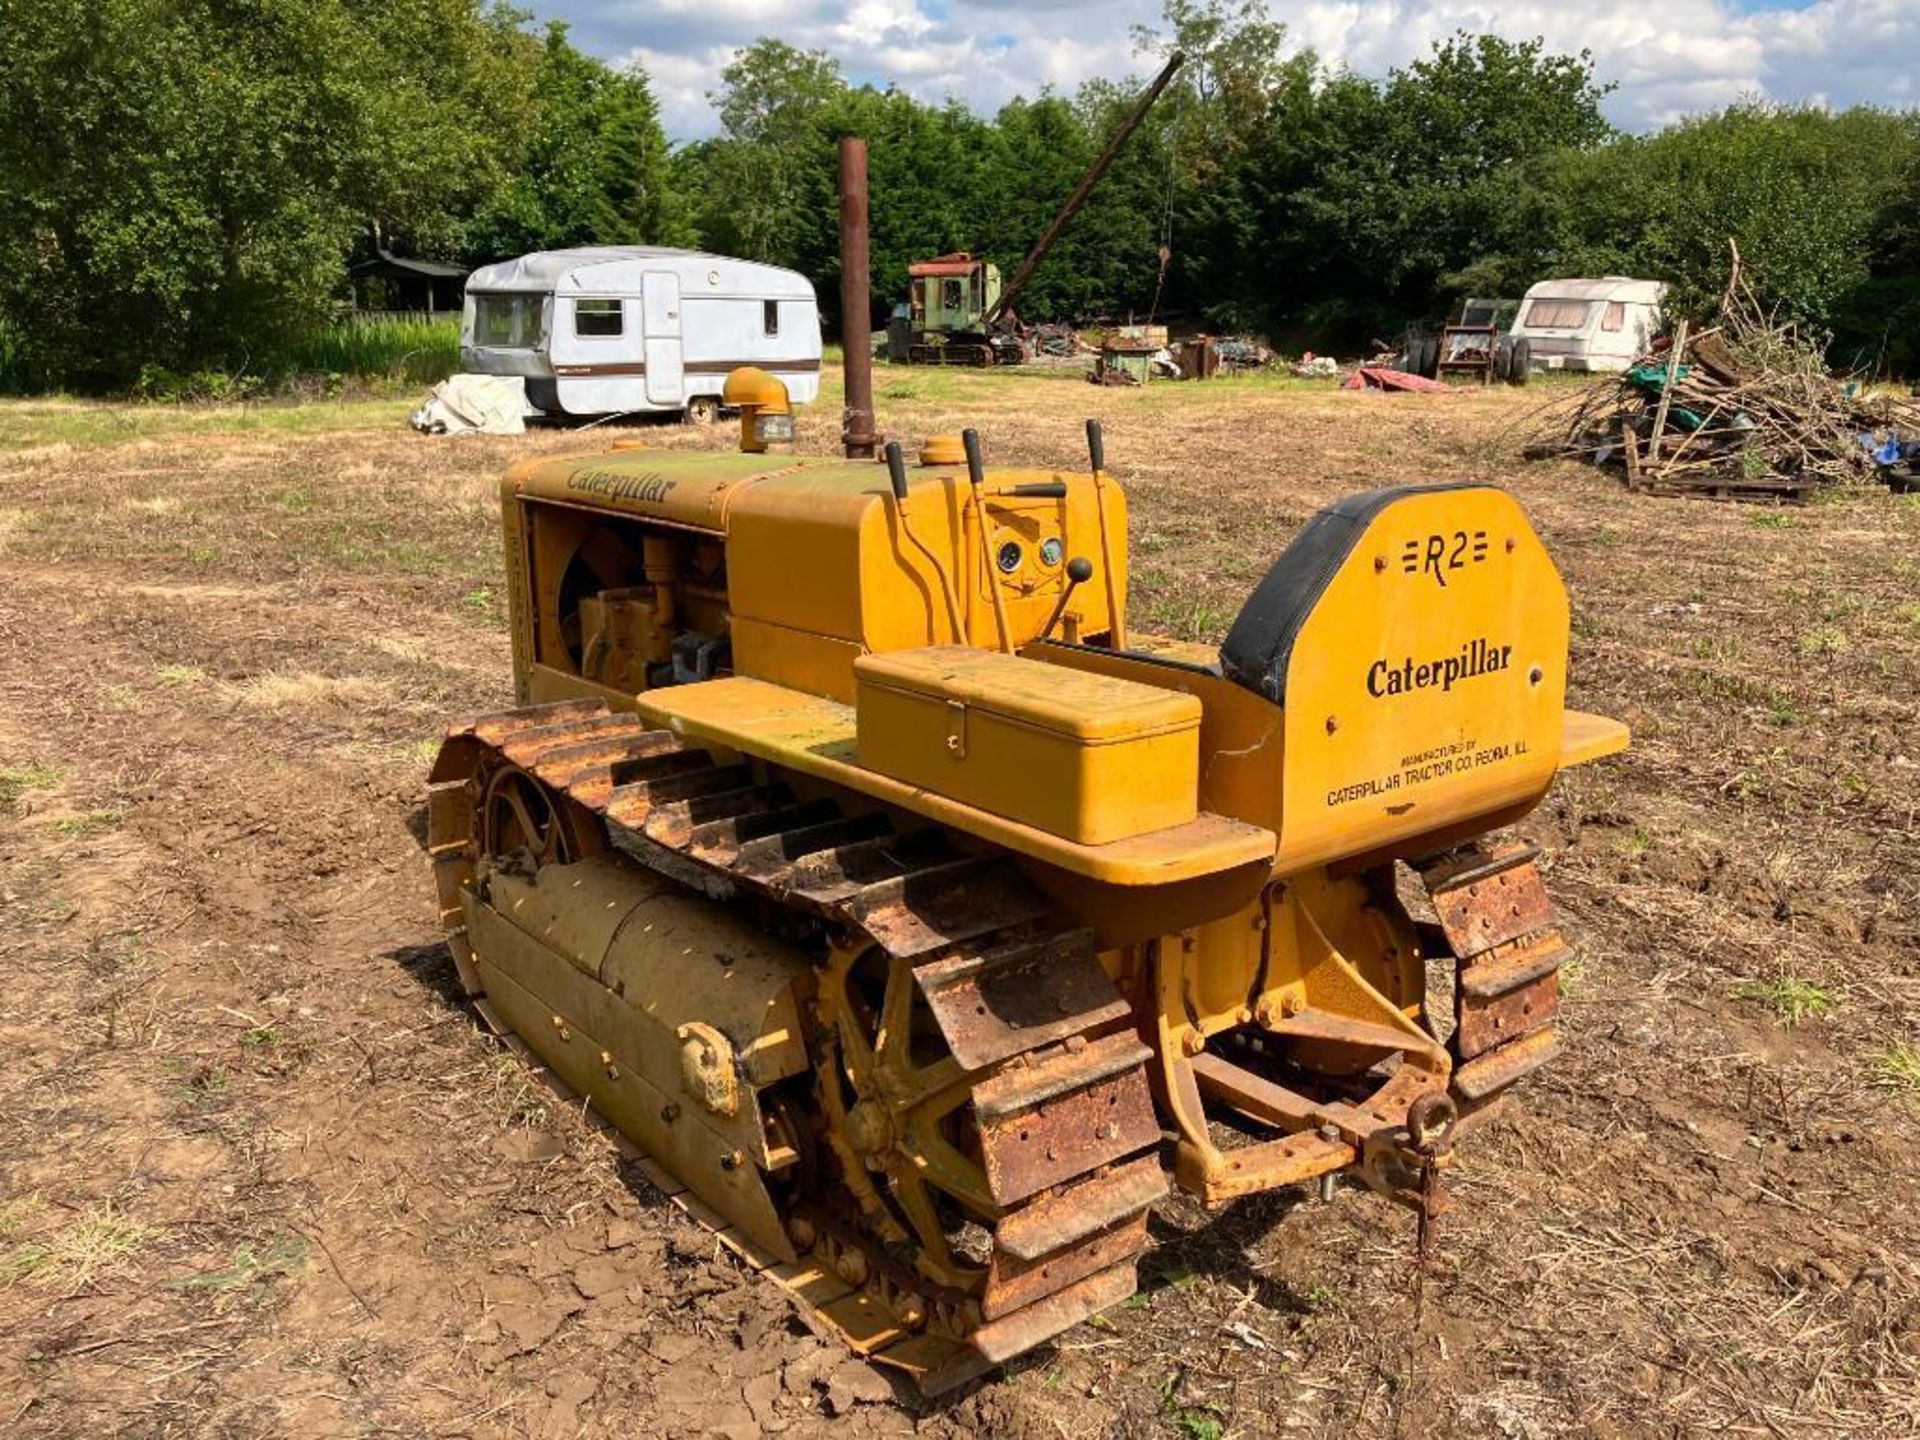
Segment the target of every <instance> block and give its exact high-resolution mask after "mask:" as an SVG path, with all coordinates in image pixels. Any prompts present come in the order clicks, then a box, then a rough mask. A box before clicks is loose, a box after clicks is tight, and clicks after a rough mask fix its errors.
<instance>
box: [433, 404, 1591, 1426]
mask: <svg viewBox="0 0 1920 1440" xmlns="http://www.w3.org/2000/svg"><path fill="white" fill-rule="evenodd" d="M738 378H740V377H736V379H738ZM746 428H747V431H748V434H749V438H751V436H752V435H753V434H754V432H755V429H756V427H755V424H754V421H753V418H752V414H751V412H750V413H749V420H748V424H747V427H746ZM1088 431H1089V441H1090V450H1091V457H1090V458H1091V461H1092V463H1091V466H1090V468H1089V470H1088V471H1087V472H1084V473H1072V474H1062V473H1057V472H1054V471H1050V470H1031V469H1027V470H1003V469H998V468H995V469H986V468H985V467H984V466H983V465H982V464H981V459H980V451H979V446H978V444H977V442H976V440H975V438H974V436H973V435H972V433H971V432H968V434H967V435H966V436H965V437H963V440H953V439H949V438H936V439H934V440H930V441H929V442H927V445H926V447H925V449H924V451H923V452H922V453H921V455H920V456H919V461H918V463H917V464H914V465H909V464H906V463H904V461H903V457H902V455H901V453H900V450H899V447H898V446H890V447H888V457H887V458H888V462H889V463H888V465H887V466H885V467H882V466H879V465H875V464H872V463H856V462H851V461H841V460H834V459H817V458H796V457H795V456H793V455H790V454H770V453H765V452H764V450H762V451H743V452H741V453H711V452H688V451H679V450H674V451H668V450H659V449H649V448H646V447H645V446H641V445H632V444H629V443H627V442H615V444H614V446H613V448H612V449H610V450H606V451H602V452H598V453H593V454H582V455H573V456H566V457H560V458H548V459H541V460H535V461H529V462H526V463H524V464H521V465H519V466H517V467H515V468H514V470H513V471H512V472H511V473H510V474H509V475H508V477H507V479H506V482H505V484H504V487H503V490H502V516H503V521H504V531H505V544H506V573H507V583H508V587H509V594H510V597H511V609H512V627H513V657H514V684H515V691H516V696H517V700H518V703H519V706H520V708H518V709H514V710H509V711H505V712H502V713H499V714H494V715H488V716H485V717H482V718H480V719H478V720H475V721H473V722H472V723H470V724H465V725H461V726H458V727H456V728H455V729H454V730H453V731H452V732H451V733H450V734H449V736H448V739H447V741H446V744H445V747H444V749H443V750H442V751H441V753H440V756H439V759H438V761H437V762H436V764H435V766H434V770H433V790H432V794H431V809H430V814H431V827H430V828H431V846H432V853H433V863H434V869H435V874H436V878H437V881H438V887H439V897H440V906H441V910H442V914H443V917H444V920H445V923H446V926H447V932H448V937H449V943H450V945H451V948H452V951H453V956H454V960H455V963H456V965H457V966H458V969H459V973H460V978H461V980H462V981H463V982H464V984H465V986H466V988H467V989H468V991H469V992H470V993H471V994H472V995H473V996H474V999H475V1003H476V1004H477V1005H478V1007H479V1009H480V1012H481V1014H482V1015H483V1016H484V1017H485V1018H486V1020H487V1021H488V1022H489V1023H490V1024H491V1025H493V1026H494V1027H495V1028H496V1029H497V1030H499V1031H500V1032H502V1033H504V1034H508V1035H511V1036H513V1037H516V1038H517V1042H518V1043H519V1044H521V1045H523V1046H524V1047H525V1048H526V1049H527V1050H528V1051H531V1052H532V1055H533V1056H534V1057H537V1059H538V1061H539V1062H540V1063H541V1064H543V1065H544V1066H545V1067H547V1068H548V1069H549V1070H550V1071H551V1072H552V1075H553V1077H554V1078H555V1079H556V1080H557V1081H558V1082H560V1083H561V1084H563V1085H564V1086H566V1087H568V1088H569V1089H570V1090H571V1091H573V1092H577V1093H578V1094H580V1095H582V1096H585V1097H586V1098H587V1100H588V1101H590V1102H591V1104H592V1107H593V1108H594V1109H595V1110H596V1111H598V1112H600V1113H601V1114H602V1115H604V1116H605V1118H606V1119H607V1120H608V1121H609V1122H610V1123H611V1124H612V1125H613V1126H615V1127H616V1128H617V1129H618V1130H619V1131H620V1132H621V1133H622V1134H623V1135H625V1136H626V1137H628V1139H630V1140H631V1141H632V1142H633V1143H634V1144H635V1145H636V1146H637V1147H638V1148H639V1149H640V1150H641V1151H643V1152H644V1153H645V1156H646V1157H647V1158H646V1161H645V1162H644V1163H645V1165H646V1167H647V1170H648V1174H649V1175H650V1176H651V1177H652V1178H653V1179H654V1180H655V1181H656V1182H657V1183H658V1184H659V1185H660V1186H661V1187H662V1188H663V1189H665V1190H666V1191H667V1192H668V1193H669V1194H672V1195H674V1196H675V1197H676V1198H677V1200H678V1201H679V1203H681V1204H682V1205H683V1206H685V1208H686V1209H687V1210H689V1211H690V1212H691V1213H692V1214H693V1215H694V1216H695V1217H696V1218H698V1219H699V1220H701V1221H702V1222H703V1223H705V1224H707V1225H709V1226H710V1227H712V1229H713V1230H714V1231H715V1232H717V1234H718V1235H719V1237H720V1239H721V1240H723V1241H725V1242H726V1243H727V1244H728V1245H729V1246H731V1247H732V1248H733V1249H734V1250H735V1251H736V1252H737V1253H739V1254H740V1255H741V1256H743V1257H744V1258H745V1259H746V1260H747V1262H748V1263H749V1264H751V1265H752V1266H754V1267H755V1268H756V1269H759V1270H761V1271H763V1272H764V1274H765V1276H766V1277H767V1278H768V1279H769V1280H771V1281H773V1282H776V1283H777V1284H779V1285H781V1286H782V1287H784V1288H785V1289H786V1290H787V1291H788V1292H789V1293H790V1294H791V1295H792V1296H793V1297H794V1298H795V1300H796V1301H797V1303H798V1304H799V1305H800V1306H801V1307H802V1308H803V1311H804V1312H805V1313H806V1314H807V1315H808V1316H809V1317H810V1318H811V1319H812V1320H813V1322H814V1323H815V1324H816V1325H818V1326H820V1327H823V1328H826V1329H828V1330H830V1331H831V1332H833V1333H836V1334H838V1335H840V1336H842V1337H844V1339H845V1341H846V1343H847V1344H848V1345H850V1346H852V1347H853V1348H854V1349H855V1350H856V1351H858V1352H859V1353H861V1354H864V1355H868V1356H871V1357H872V1358H873V1359H875V1360H876V1361H878V1362H880V1363H882V1364H884V1365H888V1366H891V1367H894V1368H895V1369H897V1370H901V1371H905V1372H908V1373H910V1374H911V1375H913V1376H914V1377H915V1378H916V1379H917V1380H918V1381H919V1383H920V1384H921V1385H922V1386H923V1387H924V1388H925V1389H926V1390H928V1391H929V1392H930V1393H931V1392H938V1391H940V1390H942V1389H945V1388H948V1387H951V1386H953V1385H955V1384H958V1383H961V1382H963V1381H965V1380H966V1379H968V1378H970V1377H972V1376H974V1375H977V1374H979V1373H981V1372H982V1371H984V1370H986V1369H988V1368H990V1367H992V1366H993V1365H996V1364H998V1363H999V1362H1002V1361H1004V1360H1007V1359H1008V1358H1010V1357H1012V1356H1014V1355H1017V1354H1019V1353H1020V1352H1022V1351H1024V1350H1026V1349H1028V1348H1030V1347H1032V1346H1034V1345H1037V1344H1039V1343H1041V1342H1043V1341H1045V1340H1047V1339H1049V1338H1050V1337H1052V1336H1054V1335H1057V1334H1058V1333H1059V1332H1061V1331H1062V1330H1064V1329H1066V1328H1067V1327H1068V1326H1071V1325H1073V1324H1074V1323H1076V1322H1078V1321H1080V1320H1084V1319H1086V1318H1087V1317H1089V1316H1091V1315H1093V1314H1095V1313H1097V1312H1098V1311H1100V1310H1101V1309H1103V1308H1105V1307H1107V1306H1110V1305H1113V1304H1115V1303H1116V1302H1118V1301H1120V1300H1122V1299H1124V1298H1126V1297H1127V1296H1128V1295H1129V1294H1131V1293H1132V1291H1133V1289H1134V1286H1135V1263H1136V1260H1137V1259H1138V1257H1139V1255H1140V1253H1141V1251H1142V1250H1143V1249H1144V1248H1145V1246H1146V1245H1147V1215H1148V1211H1149V1210H1150V1208H1151V1207H1152V1206H1153V1205H1154V1203H1155V1202H1156V1201H1158V1200H1160V1199H1161V1198H1162V1197H1164V1196H1165V1195H1167V1194H1168V1192H1169V1187H1170V1185H1171V1186H1177V1187H1178V1188H1179V1189H1181V1190H1184V1191H1186V1192H1188V1193H1189V1194H1191V1195H1192V1196H1194V1197H1195V1198H1196V1199H1198V1200H1199V1201H1200V1202H1202V1203H1203V1204H1205V1205H1207V1206H1209V1207H1218V1206H1222V1205H1225V1204H1227V1203H1229V1202H1231V1201H1233V1200H1234V1199H1236V1198H1237V1197H1240V1196H1246V1195H1253V1194H1257V1193H1259V1192H1261V1191H1265V1190H1271V1189H1274V1188H1275V1187H1278V1186H1284V1185H1294V1184H1298V1183H1300V1182H1303V1181H1308V1180H1313V1179H1316V1178H1317V1177H1323V1176H1332V1175H1335V1174H1340V1173H1346V1174H1349V1175H1352V1176H1354V1177H1356V1178H1357V1179H1358V1180H1359V1181H1361V1182H1363V1183H1364V1184H1365V1185H1367V1186H1369V1187H1371V1188H1372V1189H1373V1190H1374V1191H1376V1192H1378V1193H1379V1194H1380V1195H1382V1196H1385V1197H1386V1198H1388V1199H1389V1200H1393V1201H1398V1202H1400V1203H1403V1204H1406V1205H1408V1206H1411V1207H1414V1208H1416V1209H1418V1210H1420V1211H1421V1213H1422V1214H1423V1216H1424V1215H1430V1214H1432V1213H1434V1212H1435V1211H1436V1210H1437V1209H1438V1208H1439V1207H1440V1206H1441V1205H1442V1204H1443V1203H1444V1186H1443V1184H1442V1179H1443V1173H1444V1170H1445V1168H1446V1167H1447V1166H1448V1164H1449V1163H1450V1162H1451V1160H1452V1157H1453V1146H1454V1141H1455V1140H1456V1138H1458V1137H1459V1136H1460V1135H1462V1134H1463V1133H1465V1132H1467V1131H1469V1130H1470V1129H1471V1128H1472V1127H1473V1126H1474V1125H1475V1124H1477V1123H1479V1122H1481V1121H1482V1120H1484V1118H1485V1117H1486V1116H1487V1115H1488V1113H1489V1112H1490V1110H1491V1108H1492V1107H1494V1106H1495V1105H1497V1104H1498V1103H1499V1102H1500V1101H1501V1100H1502V1099H1503V1098H1504V1097H1505V1095H1506V1094H1507V1092H1508V1090H1509V1088H1510V1087H1511V1086H1512V1085H1513V1083H1514V1082H1515V1081H1516V1080H1518V1079H1519V1078H1520V1077H1521V1076H1523V1075H1525V1074H1526V1073H1527V1072H1529V1071H1531V1070H1533V1069H1534V1068H1535V1067H1537V1066H1539V1065H1540V1064H1542V1063H1543V1062H1544V1061H1546V1060H1547V1059H1549V1058H1550V1057H1551V1055H1552V1054H1553V1051H1554V1047H1555V1035H1554V1028H1553V1021H1554V1014H1555V1009H1556V1006H1557V1001H1558V993H1559V992H1558V978H1557V971H1558V969H1559V967H1560V965H1561V963H1562V962H1563V960H1564V959H1565V958H1566V950H1565V948H1564V945H1563V943H1562V940H1561V937H1560V934H1559V932H1558V930H1557V929H1556V927H1555V921H1554V914H1553V910H1552V907H1551V905H1550V903H1549V902H1548V900H1547V897H1546V894H1545V892H1544V890H1543V889H1542V886H1541V879H1540V875H1539V872H1538V870H1537V869H1536V867H1535V862H1534V853H1533V851H1532V850H1530V849H1529V848H1527V847H1525V846H1521V845H1514V844H1501V843H1494V842H1491V841H1489V840H1488V839H1487V838H1486V837H1488V836H1490V835H1491V834H1492V833H1493V832H1495V831H1497V830H1499V829H1500V828H1501V827H1504V826H1506V825H1508V824H1509V823H1511V822H1513V821H1515V820H1517V819H1519V818H1520V817H1521V816H1523V815H1525V814H1526V813H1527V811H1528V810H1530V809H1531V808H1532V807H1533V806H1534V805H1535V804H1536V803H1537V802H1538V801H1539V800H1540V798H1541V797H1542V795H1543V794H1544V793H1545V792H1546V790H1547V787H1548V786H1549V785H1550V784H1551V782H1552V780H1553V777H1554V775H1555V773H1556V772H1557V771H1558V770H1559V769H1560V768H1561V767H1563V766H1566V765H1572V764H1577V763H1580V762H1582V761H1586V760H1591V759H1594V758H1596V757H1599V756H1601V755H1605V754H1609V753H1611V752H1613V751H1616V750H1619V749H1621V748H1622V747H1623V746H1624V745H1625V744H1626V732H1625V730H1624V728H1623V727H1621V726H1620V725H1618V724H1616V723H1614V722H1612V721H1609V720H1604V719H1600V718H1598V717H1594V716H1589V715H1583V714H1579V713H1577V712H1573V711H1569V710H1567V709H1566V708H1565V706H1564V695H1565V688H1566V680H1567V636H1568V617H1567V599H1566V592H1565V590H1564V588H1563V587H1562V585H1561V581H1560V577H1559V575H1558V573H1557V572H1556V570H1555V568H1554V565H1553V562H1552V560H1551V559H1550V558H1549V557H1548V555H1547V552H1546V550H1545V548H1544V547H1543V545H1542V544H1541V541H1540V538H1539V537H1538V536H1537V535H1536V534H1535V533H1534V531H1533V529H1532V527H1531V526H1530V525H1529V524H1528V522H1527V517H1526V516H1525V514H1524V513H1523V512H1522V510H1521V508H1520V506H1519V504H1518V503H1516V501H1515V500H1514V499H1513V497H1512V496H1510V495H1508V494H1506V493H1504V492H1503V491H1501V490H1499V489H1496V488H1494V487H1492V486H1488V485H1478V484H1466V485H1434V486H1422V487H1414V488H1406V489H1395V490H1380V491H1374V492H1370V493H1366V494H1356V495H1351V496H1348V497H1347V498H1345V499H1343V500H1341V501H1340V502H1339V503H1337V504H1335V505H1333V506H1331V507H1330V508H1328V509H1326V510H1324V511H1322V512H1321V513H1320V514H1318V515H1316V516H1315V517H1314V518H1313V519H1312V520H1311V521H1310V522H1309V523H1308V524H1307V525H1306V526H1305V528H1304V529H1302V530H1301V531H1300V533H1299V534H1298V536H1297V537H1296V538H1295V539H1294V541H1293V542H1292V544H1291V545H1289V546H1288V547H1287V549H1286V550H1285V552H1284V553H1283V554H1281V555H1280V557H1279V558H1278V560H1277V561H1275V562H1274V563H1273V566H1272V568H1271V569H1270V570H1269V571H1268V572H1267V574H1266V577H1265V578H1264V579H1263V580H1261V581H1260V583H1259V584H1258V585H1257V586H1256V587H1255V588H1254V590H1253V593H1252V594H1251V596H1249V597H1248V599H1247V601H1246V604H1245V608H1244V609H1243V610H1242V611H1241V613H1240V615H1239V617H1238V618H1237V619H1236V620H1235V621H1234V623H1233V626H1232V628H1231V630H1230V631H1229V632H1228V635H1227V638H1226V641H1225V643H1224V644H1223V645H1221V646H1219V647H1218V648H1215V647H1212V646H1208V645H1201V644H1194V643H1189V642H1185V641H1178V640H1170V639H1166V638H1162V637H1158V636H1153V635H1148V634H1145V633H1142V632H1139V631H1136V630H1134V629H1132V627H1131V626H1130V624H1129V622H1128V615H1127V516H1126V500H1125V497H1124V495H1123V494H1122V492H1121V490H1120V488H1119V487H1118V486H1117V485H1116V484H1115V483H1114V482H1113V480H1112V479H1110V478H1109V477H1108V476H1107V475H1106V474H1105V473H1103V465H1102V458H1101V444H1100V435H1099V430H1098V427H1097V426H1095V425H1092V424H1090V425H1089V427H1088ZM1410 907H1411V908H1410ZM1416 915H1417V916H1418V917H1419V918H1416Z"/></svg>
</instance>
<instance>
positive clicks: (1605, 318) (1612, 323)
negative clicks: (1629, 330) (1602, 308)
mask: <svg viewBox="0 0 1920 1440" xmlns="http://www.w3.org/2000/svg"><path fill="white" fill-rule="evenodd" d="M1626 324H1627V302H1626V301H1624V300H1609V301H1608V302H1607V313H1606V314H1604V315H1602V316H1601V317H1600V328H1601V329H1602V330H1624V329H1625V328H1626Z"/></svg>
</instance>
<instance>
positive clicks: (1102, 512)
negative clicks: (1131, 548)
mask: <svg viewBox="0 0 1920 1440" xmlns="http://www.w3.org/2000/svg"><path fill="white" fill-rule="evenodd" d="M1087 461H1088V463H1089V464H1090V465H1091V466H1092V467H1093V505H1094V513H1095V515H1096V516H1097V517H1098V520H1099V524H1100V563H1101V564H1103V565H1105V566H1106V567H1107V644H1108V645H1109V646H1110V647H1111V648H1113V649H1115V650H1124V649H1126V648H1127V617H1126V616H1125V615H1123V614H1122V613H1121V611H1120V586H1119V583H1118V579H1119V577H1118V574H1117V572H1116V571H1115V570H1114V568H1113V549H1114V546H1113V536H1112V534H1111V533H1110V532H1109V531H1108V529H1107V476H1106V469H1107V442H1106V439H1105V437H1104V436H1102V435H1101V433H1100V422H1099V421H1098V420H1089V421H1087ZM1125 539H1126V537H1125V536H1124V535H1123V536H1122V537H1121V540H1122V541H1123V542H1124V541H1125Z"/></svg>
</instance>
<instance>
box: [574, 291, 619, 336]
mask: <svg viewBox="0 0 1920 1440" xmlns="http://www.w3.org/2000/svg"><path fill="white" fill-rule="evenodd" d="M625 325H626V312H625V309H624V307H623V306H622V304H621V302H620V301H618V300H576V301H574V302H573V333H574V334H576V335H578V336H580V337H581V338H582V339H587V340H592V339H607V338H610V337H613V336H617V335H619V334H620V332H621V331H622V330H623V329H624V328H625Z"/></svg>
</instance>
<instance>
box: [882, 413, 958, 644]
mask: <svg viewBox="0 0 1920 1440" xmlns="http://www.w3.org/2000/svg"><path fill="white" fill-rule="evenodd" d="M886 454H887V479H888V480H889V481H891V482H892V485H893V513H894V514H895V515H896V516H897V517H898V518H899V521H900V533H901V534H902V535H904V536H906V537H907V539H908V540H909V541H911V542H912V543H913V547H914V548H915V549H916V550H918V551H919V552H920V553H921V554H922V555H924V556H926V557H927V564H928V565H930V566H932V567H933V573H934V574H935V575H938V576H939V577H940V592H941V594H942V595H943V596H944V597H945V599H946V602H947V623H948V624H949V625H951V626H952V627H953V643H954V644H956V645H964V644H966V643H967V630H966V627H965V626H964V625H962V624H961V623H960V597H959V596H957V595H955V594H954V592H953V581H952V580H950V579H949V578H948V577H947V570H946V567H945V566H944V565H942V564H941V563H940V557H939V556H938V555H936V554H934V553H933V551H932V550H931V549H930V548H928V546H927V543H926V542H925V541H924V540H922V539H921V538H920V537H919V536H918V535H916V534H914V533H913V527H912V525H911V524H909V523H908V520H907V462H906V457H905V456H903V455H902V454H901V453H900V442H899V441H898V440H889V441H888V442H887V451H886Z"/></svg>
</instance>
